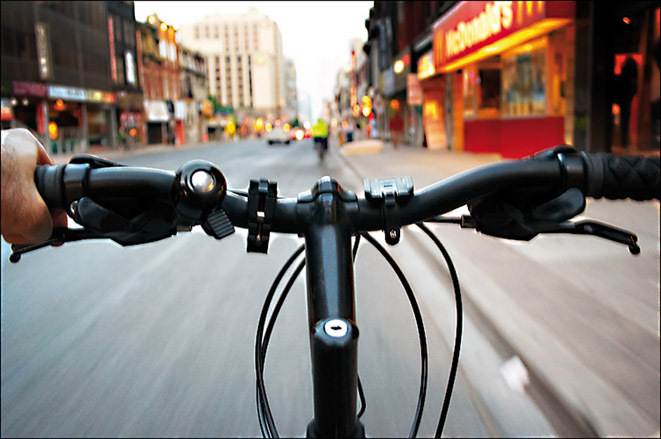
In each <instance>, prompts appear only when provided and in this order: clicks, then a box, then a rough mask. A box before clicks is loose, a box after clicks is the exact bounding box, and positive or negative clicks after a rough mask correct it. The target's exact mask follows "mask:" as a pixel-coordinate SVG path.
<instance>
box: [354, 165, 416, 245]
mask: <svg viewBox="0 0 661 439" xmlns="http://www.w3.org/2000/svg"><path fill="white" fill-rule="evenodd" d="M364 184H365V198H367V199H368V200H373V201H381V212H382V215H383V222H384V224H385V229H384V232H385V235H386V242H387V243H388V244H389V245H395V244H397V243H398V242H399V238H400V236H401V232H400V230H399V229H400V227H401V219H400V214H399V202H400V200H403V199H407V198H409V197H411V196H412V195H413V180H412V179H411V177H398V178H383V179H378V180H364Z"/></svg>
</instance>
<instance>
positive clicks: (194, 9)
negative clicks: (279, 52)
mask: <svg viewBox="0 0 661 439" xmlns="http://www.w3.org/2000/svg"><path fill="white" fill-rule="evenodd" d="M134 4H135V18H136V20H138V21H145V20H146V19H147V17H148V16H149V15H151V14H152V13H154V12H155V13H156V14H158V16H159V18H161V20H163V21H165V22H166V23H168V24H171V25H173V26H175V27H176V26H180V25H183V24H193V23H195V22H196V21H198V20H201V19H202V18H203V17H205V16H206V15H213V14H215V13H216V12H218V13H221V14H222V13H227V14H242V13H244V12H247V11H248V9H250V8H255V9H257V10H258V11H259V12H261V13H263V14H266V15H267V16H268V17H269V18H270V19H271V20H273V21H275V22H276V23H277V24H278V27H279V29H280V33H281V34H282V49H283V52H284V55H285V57H287V58H291V59H293V60H294V64H295V66H296V82H297V84H296V85H297V88H298V89H299V90H300V91H302V92H303V93H306V94H308V95H309V96H310V98H311V101H312V107H313V108H312V113H313V114H312V118H313V119H316V117H318V116H319V112H320V109H321V101H322V99H332V96H333V88H334V86H335V79H336V75H337V72H338V70H339V69H340V68H342V67H344V66H345V65H347V64H348V63H349V61H350V58H351V48H350V41H351V39H352V38H360V39H362V40H363V41H364V40H366V39H367V30H366V29H365V19H367V18H368V17H369V10H370V8H371V7H372V6H373V5H374V2H367V1H330V2H322V1H289V2H279V1H267V2H263V1H262V2H259V1H256V2H252V1H235V2H229V1H173V2H170V1H135V2H134ZM299 99H300V95H299Z"/></svg>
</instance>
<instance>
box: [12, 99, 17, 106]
mask: <svg viewBox="0 0 661 439" xmlns="http://www.w3.org/2000/svg"><path fill="white" fill-rule="evenodd" d="M11 105H12V106H13V107H15V106H16V105H18V101H17V100H16V98H11Z"/></svg>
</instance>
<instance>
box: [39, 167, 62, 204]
mask: <svg viewBox="0 0 661 439" xmlns="http://www.w3.org/2000/svg"><path fill="white" fill-rule="evenodd" d="M65 167H66V165H57V166H49V165H41V166H37V169H35V171H34V183H35V185H36V186H37V190H38V191H39V195H41V198H43V200H44V202H45V203H46V206H48V208H49V209H65V205H66V199H65V197H64V168H65Z"/></svg>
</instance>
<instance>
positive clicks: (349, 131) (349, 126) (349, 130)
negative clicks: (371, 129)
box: [347, 119, 354, 143]
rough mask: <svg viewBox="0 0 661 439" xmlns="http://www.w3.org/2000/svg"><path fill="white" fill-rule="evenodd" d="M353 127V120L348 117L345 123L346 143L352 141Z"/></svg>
mask: <svg viewBox="0 0 661 439" xmlns="http://www.w3.org/2000/svg"><path fill="white" fill-rule="evenodd" d="M353 129H354V126H353V121H352V120H351V119H349V121H348V123H347V143H349V142H353Z"/></svg>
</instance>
